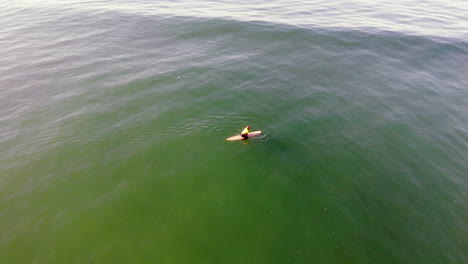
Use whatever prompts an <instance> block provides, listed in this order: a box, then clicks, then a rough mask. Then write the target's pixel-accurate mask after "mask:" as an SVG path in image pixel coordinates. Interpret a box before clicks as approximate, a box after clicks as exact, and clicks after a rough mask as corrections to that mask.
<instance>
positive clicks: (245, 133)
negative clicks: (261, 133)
mask: <svg viewBox="0 0 468 264" xmlns="http://www.w3.org/2000/svg"><path fill="white" fill-rule="evenodd" d="M249 132H250V126H246V127H245V128H244V130H242V133H241V134H240V135H241V137H242V140H246V139H248V138H249Z"/></svg>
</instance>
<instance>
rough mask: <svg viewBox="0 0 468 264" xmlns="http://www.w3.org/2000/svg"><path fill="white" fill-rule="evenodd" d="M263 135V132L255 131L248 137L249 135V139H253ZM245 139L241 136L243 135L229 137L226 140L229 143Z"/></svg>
mask: <svg viewBox="0 0 468 264" xmlns="http://www.w3.org/2000/svg"><path fill="white" fill-rule="evenodd" d="M261 133H262V131H254V132H250V133H249V134H248V135H249V138H251V137H255V136H258V135H260V134H261ZM243 139H244V138H243V137H242V136H241V135H236V136H232V137H228V138H226V140H227V141H233V140H243Z"/></svg>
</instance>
